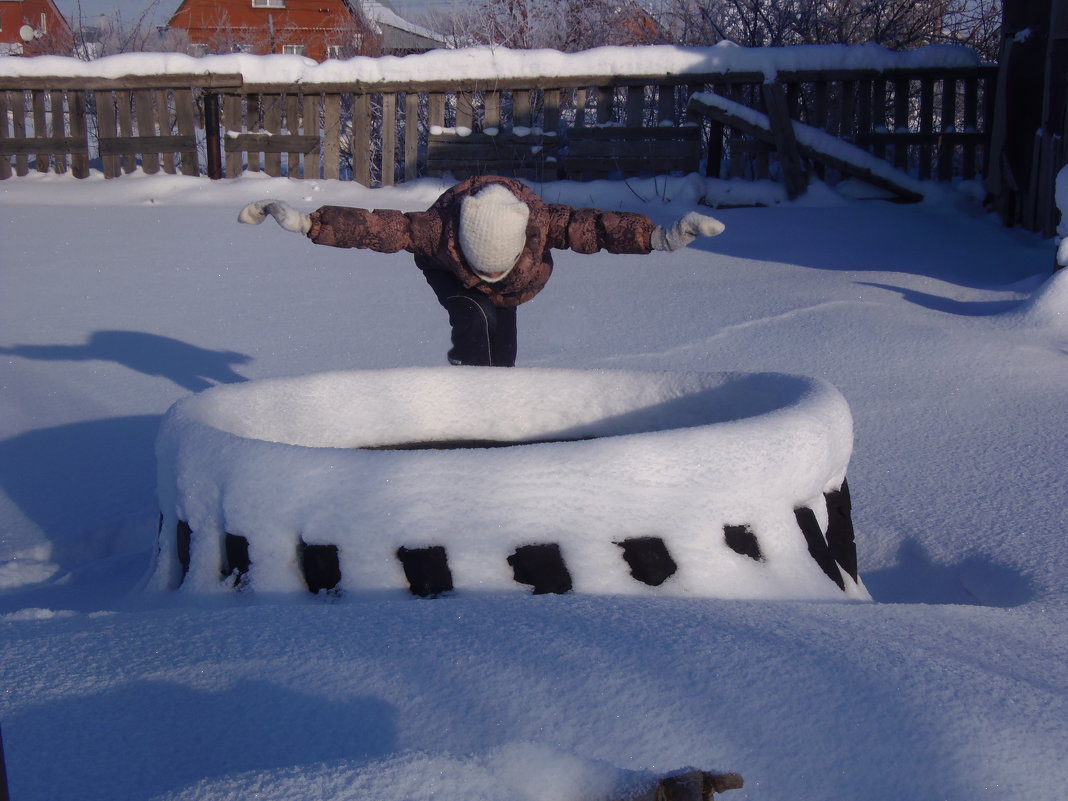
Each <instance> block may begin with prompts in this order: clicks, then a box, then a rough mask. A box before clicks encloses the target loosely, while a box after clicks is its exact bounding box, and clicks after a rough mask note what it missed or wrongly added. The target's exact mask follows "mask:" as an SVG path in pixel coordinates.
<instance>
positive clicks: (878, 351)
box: [0, 175, 1068, 801]
mask: <svg viewBox="0 0 1068 801" xmlns="http://www.w3.org/2000/svg"><path fill="white" fill-rule="evenodd" d="M443 186H444V184H442V183H439V182H434V181H419V182H416V183H414V184H408V185H405V186H401V187H397V188H393V189H380V190H367V189H364V188H362V187H359V186H356V185H353V184H342V183H338V182H295V181H292V182H291V181H287V180H285V179H270V178H265V177H262V176H246V177H243V178H240V179H237V180H234V181H229V182H225V183H210V182H207V181H205V180H203V179H190V178H177V177H146V176H142V175H135V176H125V177H123V178H121V179H118V180H115V181H108V182H105V181H104V180H103V179H101V178H99V177H94V178H91V179H89V180H86V181H81V182H78V181H76V180H74V179H72V178H69V177H66V176H36V175H35V176H29V177H27V178H18V179H12V180H8V181H4V182H2V183H0V235H2V241H3V251H2V252H3V256H2V262H3V263H2V267H0V276H2V279H0V280H2V282H3V283H2V285H0V320H2V323H0V326H2V327H0V387H2V388H3V392H2V396H0V404H2V412H0V485H2V490H3V495H2V497H0V537H2V542H0V558H2V559H4V560H5V561H4V562H3V564H2V567H0V578H2V581H3V586H4V587H5V589H4V590H3V591H2V593H0V614H2V615H3V617H2V618H0V649H2V660H0V677H2V685H0V686H2V687H3V689H4V693H3V696H2V700H0V725H2V727H3V737H4V746H5V750H6V753H7V760H8V761H7V764H8V772H9V776H10V781H11V786H12V794H13V797H14V798H17V799H20V800H21V799H46V798H47V799H51V798H57V799H58V798H79V799H109V801H115V799H119V800H120V801H124V800H125V801H134V799H138V800H140V799H153V798H159V799H164V798H165V799H179V798H181V799H198V800H199V801H215V800H216V799H230V798H234V799H236V798H253V797H257V798H266V799H291V798H302V799H332V800H333V799H348V798H353V799H357V798H358V799H368V798H375V799H424V798H425V799H429V798H459V797H463V798H467V799H503V798H518V799H524V798H529V799H538V801H544V800H545V799H583V801H585V799H590V800H591V801H592V799H600V798H607V797H610V796H611V795H612V794H620V793H622V792H623V791H624V789H625V788H626V787H629V786H635V785H637V784H641V783H642V782H643V781H648V780H649V778H650V777H651V776H652V775H654V774H656V773H659V772H663V771H668V770H673V769H677V768H680V767H683V766H687V765H693V766H696V767H701V768H706V769H721V770H737V771H739V772H741V773H742V774H743V775H744V776H745V777H746V788H745V789H743V790H739V791H732V792H731V793H730V794H728V795H727V796H726V797H727V798H734V799H738V800H739V801H742V799H746V798H752V799H761V801H768V800H770V801H796V799H813V800H814V801H826V800H828V799H842V800H843V801H845V800H847V799H850V800H851V799H865V800H866V801H879V800H880V799H887V801H889V799H895V800H896V799H899V798H910V799H943V798H945V799H962V800H963V799H968V800H969V801H973V800H975V799H978V800H980V801H982V800H983V799H1003V798H1026V799H1029V800H1030V799H1056V798H1059V797H1060V796H1061V794H1062V792H1063V787H1064V785H1065V782H1066V780H1068V768H1066V767H1065V763H1064V759H1063V755H1064V754H1065V753H1068V724H1066V723H1065V721H1066V720H1068V702H1066V699H1068V667H1066V665H1068V647H1066V646H1068V616H1066V611H1068V604H1066V599H1068V592H1066V590H1065V586H1064V575H1065V568H1066V566H1068V565H1066V562H1068V560H1066V546H1065V545H1064V530H1065V523H1066V515H1065V497H1064V489H1063V486H1064V482H1063V476H1064V473H1065V465H1066V461H1068V460H1066V457H1065V455H1064V454H1065V453H1066V445H1068V442H1066V440H1068V434H1066V427H1065V422H1066V420H1068V414H1066V412H1065V408H1066V403H1065V401H1066V399H1068V371H1066V370H1065V364H1066V363H1065V358H1066V356H1068V323H1066V321H1065V316H1064V314H1065V311H1064V310H1065V307H1066V306H1068V286H1066V281H1068V279H1066V278H1065V275H1068V273H1064V272H1062V273H1058V274H1057V275H1056V276H1054V277H1052V278H1051V270H1052V267H1053V260H1054V253H1055V249H1056V245H1055V243H1054V242H1052V241H1048V240H1042V239H1039V238H1037V237H1035V236H1034V235H1031V234H1027V233H1024V232H1021V231H1013V230H1005V229H1003V228H1001V227H1000V226H999V225H998V223H997V221H996V220H995V219H993V218H992V217H991V216H989V215H986V214H984V213H982V211H981V210H980V209H979V208H978V207H977V206H976V205H975V204H974V201H973V200H972V199H971V198H970V193H969V192H965V191H961V192H950V191H945V192H943V191H932V192H931V193H930V195H931V196H930V198H929V199H928V200H927V201H926V202H925V203H923V204H921V205H913V206H906V205H895V204H889V203H885V202H883V201H874V200H858V199H851V198H848V197H845V196H844V195H843V194H840V193H836V192H832V191H831V190H829V189H827V188H825V187H822V186H815V187H813V189H812V191H811V192H810V193H809V195H808V196H806V197H805V198H803V199H801V200H800V201H797V202H794V203H781V202H780V203H775V204H774V205H772V206H771V207H768V208H730V209H721V210H719V211H717V212H714V213H715V214H716V216H718V217H720V218H721V219H722V220H723V221H724V222H725V223H726V225H727V230H726V232H725V233H724V234H723V235H721V236H720V237H717V238H716V239H713V240H708V241H707V242H703V243H700V244H699V245H698V246H696V247H693V248H690V249H688V250H686V251H681V252H678V253H675V254H657V255H654V256H649V257H620V256H609V255H604V254H599V255H595V256H579V255H576V254H569V253H561V254H559V256H558V258H557V270H556V273H555V274H554V277H553V279H552V281H551V282H550V284H549V287H548V288H547V290H546V291H545V292H544V293H543V294H542V295H540V296H539V297H538V298H537V299H536V300H535V301H533V302H532V303H530V304H528V305H526V306H525V307H523V308H522V309H521V310H520V355H519V362H520V364H521V365H525V366H544V367H567V368H583V369H587V368H623V369H634V370H669V371H689V370H693V371H698V372H718V371H744V372H752V371H771V372H786V373H797V374H802V375H810V376H813V377H816V378H819V379H822V380H825V381H828V382H830V383H831V384H833V385H834V386H836V387H837V388H838V389H839V390H840V391H841V392H842V394H843V395H844V396H845V398H846V399H847V401H848V402H849V405H850V408H851V411H852V415H853V419H854V426H855V444H854V451H853V455H852V460H851V462H850V468H849V478H850V484H851V488H852V491H853V501H854V510H853V516H854V522H855V524H856V526H857V537H858V551H859V557H860V569H861V574H862V577H863V578H864V581H865V584H866V586H867V588H868V589H869V590H870V591H871V594H872V595H873V597H874V599H875V601H876V602H875V603H873V604H826V603H814V602H793V601H738V600H711V599H692V598H664V599H659V598H657V599H650V598H636V597H620V596H603V597H594V596H584V595H571V596H560V597H541V596H539V597H515V596H514V595H497V594H490V593H487V594H482V595H478V594H476V595H466V594H464V595H458V596H457V597H454V598H446V599H439V600H434V601H422V600H414V599H413V600H400V601H398V600H393V599H374V598H366V597H364V598H351V597H345V596H343V597H342V598H341V599H340V600H334V601H324V600H322V599H313V598H308V597H303V596H301V595H299V594H297V595H275V596H269V597H264V596H261V595H256V596H254V595H253V594H245V595H241V596H236V595H232V594H225V595H223V596H221V597H211V598H197V597H194V596H191V595H189V594H184V593H156V592H152V593H146V592H144V591H143V590H142V589H141V582H142V581H143V580H144V578H145V574H146V572H147V570H148V567H149V564H150V562H151V553H152V548H153V545H154V541H155V533H156V517H157V502H156V499H155V497H154V487H155V467H154V458H153V443H154V440H155V436H156V432H157V430H158V426H159V422H160V417H161V415H162V414H163V413H164V412H165V411H166V409H167V408H168V407H169V406H170V405H171V404H172V403H173V402H174V401H176V400H178V399H180V398H183V397H185V396H187V395H188V394H189V393H191V392H196V391H199V390H201V389H204V388H207V387H209V386H211V385H213V384H215V383H231V382H239V381H242V380H245V379H258V378H268V377H276V376H287V375H298V374H305V373H313V372H319V371H325V370H334V369H350V368H358V369H380V368H388V367H396V366H431V365H439V364H442V363H443V361H444V352H445V350H446V347H447V342H446V340H447V330H446V326H445V319H444V313H443V312H442V311H441V310H440V308H438V307H437V305H436V304H435V302H434V300H433V297H432V294H431V293H430V291H429V290H428V288H427V287H425V286H424V285H423V284H424V282H423V281H422V278H421V277H420V276H419V274H418V272H417V271H416V270H415V268H414V267H413V266H412V264H411V262H410V259H409V258H408V257H407V256H405V255H404V254H398V255H392V256H388V255H376V254H370V253H364V252H355V251H344V250H334V249H329V248H321V247H314V246H312V245H310V244H309V243H308V242H306V241H302V240H301V238H300V237H297V236H294V235H292V234H288V233H285V232H283V231H281V230H279V229H277V228H268V227H267V226H261V227H259V228H252V227H248V226H239V225H237V223H236V222H235V218H236V214H237V211H238V210H239V209H240V207H241V206H242V205H243V204H244V203H245V202H247V201H249V200H253V199H256V198H259V197H280V198H283V199H285V200H287V201H289V202H291V203H293V204H295V205H298V206H300V207H302V208H303V209H305V210H308V209H311V208H314V207H315V206H317V205H320V204H323V203H327V202H330V203H348V204H353V205H363V206H368V207H376V206H377V207H394V208H402V209H419V208H425V207H426V206H427V205H429V203H430V202H431V201H432V200H433V198H435V197H436V196H437V194H438V193H439V192H440V191H441V189H442V188H443ZM539 189H542V190H544V193H545V195H546V197H547V198H548V199H550V200H554V201H557V200H559V201H563V202H570V203H573V204H576V205H581V204H591V205H598V206H601V207H606V208H628V209H634V210H641V211H644V212H646V213H648V214H650V215H651V216H653V217H654V218H655V219H656V220H657V221H658V222H669V221H671V220H673V219H674V218H676V217H677V216H679V215H680V214H682V213H684V212H686V211H689V210H691V209H694V208H697V207H698V206H697V201H698V199H699V198H700V197H701V196H702V195H704V194H705V193H706V192H708V193H709V195H710V196H711V197H712V198H713V199H715V198H716V197H729V198H740V197H744V196H749V197H752V196H753V194H754V193H758V194H760V195H762V196H764V197H765V198H768V197H771V196H773V195H775V196H778V195H776V192H777V190H775V191H772V190H771V189H770V188H768V187H753V186H749V185H744V186H737V185H735V186H731V185H723V184H719V183H712V184H706V183H705V182H703V181H701V180H699V179H695V178H693V177H691V178H689V179H684V180H677V181H671V182H664V181H662V180H661V181H659V182H657V183H653V182H628V183H627V184H622V183H609V182H599V183H595V184H588V185H586V184H553V185H548V186H545V187H539ZM470 494H471V502H472V503H477V502H479V500H480V499H479V496H478V492H477V487H471V488H470ZM547 502H551V499H547Z"/></svg>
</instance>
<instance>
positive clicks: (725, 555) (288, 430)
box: [154, 367, 868, 600]
mask: <svg viewBox="0 0 1068 801" xmlns="http://www.w3.org/2000/svg"><path fill="white" fill-rule="evenodd" d="M852 436H853V427H852V419H851V417H850V414H849V408H848V406H847V405H846V402H845V399H844V398H842V396H841V394H840V393H838V392H837V391H836V390H835V389H834V388H833V387H831V386H830V385H828V384H827V383H826V382H820V381H816V380H812V379H805V378H801V377H797V376H788V375H783V374H716V373H713V374H699V373H698V374H695V373H670V372H655V373H654V372H639V371H633V370H589V369H586V370H561V369H548V368H529V367H527V368H523V367H517V368H515V369H513V370H504V371H501V370H494V369H488V368H482V369H479V368H473V367H468V368H455V367H436V368H397V369H394V370H363V371H360V370H353V371H334V372H327V373H317V374H314V375H310V376H302V377H297V378H287V379H273V380H266V379H265V380H260V381H250V382H245V383H241V384H231V385H224V386H220V387H215V388H213V389H210V390H206V391H205V392H203V393H201V394H199V395H195V396H192V397H191V398H187V399H185V400H182V401H179V402H178V403H177V404H175V406H173V407H172V408H171V409H170V411H168V413H167V415H166V417H165V418H164V421H163V425H162V430H161V434H160V438H159V442H158V445H157V453H158V459H159V469H158V475H159V492H158V494H159V498H160V506H161V509H162V511H163V526H162V532H163V535H162V536H161V544H160V553H159V557H158V559H159V561H158V564H157V567H156V569H155V581H154V584H155V586H157V587H159V588H162V589H173V588H175V587H177V586H179V584H180V586H181V588H182V590H183V591H185V592H190V591H191V592H219V591H220V590H221V589H222V586H221V583H220V571H221V569H222V566H223V559H222V554H223V548H222V547H221V544H222V543H223V542H224V538H225V536H226V534H231V535H236V536H240V537H244V538H245V539H246V540H247V542H248V544H249V554H250V557H251V569H250V570H249V572H248V575H247V576H245V577H244V578H243V588H244V589H248V590H255V591H256V592H279V593H284V592H297V593H300V592H307V589H306V587H305V583H304V580H303V578H302V575H301V572H300V569H299V567H298V564H297V558H296V554H297V544H298V541H303V542H304V543H306V544H314V545H332V546H335V547H337V548H338V549H339V552H340V555H339V561H340V568H341V583H340V585H339V587H338V589H340V590H342V591H344V592H358V593H363V594H366V593H369V592H370V593H375V592H377V593H381V592H388V591H391V590H392V591H394V592H395V593H399V594H401V595H403V594H404V593H406V592H407V582H406V580H405V577H404V573H403V570H402V568H401V565H400V563H399V562H398V560H397V558H396V556H395V554H396V553H397V549H398V548H400V547H405V548H426V547H444V548H445V549H446V552H447V554H448V565H449V569H450V572H451V574H452V580H453V584H454V586H455V587H456V591H457V592H459V593H465V592H469V591H472V590H474V591H478V592H484V591H498V592H500V591H512V592H523V593H527V594H529V592H530V587H529V586H527V585H524V584H520V583H518V582H516V581H515V580H514V577H513V571H512V569H511V567H510V566H509V564H508V557H509V556H510V555H511V554H512V553H513V552H515V550H516V549H517V548H520V547H524V546H529V545H537V544H547V543H552V544H555V545H556V546H558V547H559V548H560V549H561V553H562V558H563V560H564V562H565V564H566V568H567V570H568V572H569V574H570V576H571V579H572V581H573V588H574V591H576V592H583V593H603V594H613V595H627V594H635V593H641V592H644V593H647V594H652V595H656V596H661V595H686V596H710V597H716V598H793V599H797V598H808V599H816V598H819V599H824V600H845V599H846V598H861V599H866V598H867V597H868V596H867V593H866V592H865V591H864V590H863V588H861V587H858V586H857V584H856V583H855V582H854V581H853V580H852V578H850V577H848V576H847V575H846V574H845V573H844V572H841V571H840V573H841V580H842V582H843V584H844V585H845V586H844V587H843V588H842V589H845V590H846V592H845V593H843V592H842V589H840V588H839V586H838V584H836V583H835V582H834V581H832V580H831V579H829V578H828V577H827V575H826V574H824V572H823V571H822V570H821V569H820V567H819V566H818V564H817V562H816V561H814V560H813V558H812V557H811V556H810V555H809V552H808V548H807V545H806V542H805V538H804V536H803V535H802V533H801V531H800V529H799V527H798V523H797V520H796V518H795V514H794V510H795V509H797V508H800V507H805V508H808V509H811V510H812V511H813V513H814V514H815V515H816V517H817V520H818V522H820V523H821V525H822V527H823V528H824V529H825V530H826V528H827V519H828V513H827V508H826V507H827V504H826V502H825V500H824V494H825V493H829V492H833V491H836V490H838V489H840V488H841V487H842V483H843V481H844V479H845V472H846V466H847V464H848V462H849V454H850V450H851V448H852ZM460 442H463V443H472V442H475V443H477V442H482V443H484V442H494V443H524V442H525V443H528V444H525V445H522V446H521V447H494V448H485V447H462V448H456V447H451V448H448V449H442V448H440V447H429V446H428V444H429V443H460ZM403 445H408V446H412V445H419V446H420V447H409V448H398V447H396V446H403ZM383 448H384V449H387V450H385V451H384V450H382V449H383ZM458 481H460V482H463V481H469V482H470V483H471V485H472V486H473V487H477V492H478V493H479V494H480V495H481V496H483V497H485V498H487V499H492V501H491V502H489V503H484V504H473V503H471V500H470V498H469V497H468V495H467V494H466V493H463V492H456V487H457V482H458ZM354 487H359V488H360V490H359V491H358V492H353V488H354ZM550 498H551V499H552V500H551V502H549V503H546V499H550ZM179 520H181V521H183V522H185V523H186V524H188V525H189V526H191V528H192V531H193V537H192V539H193V547H192V558H191V560H190V561H191V568H190V570H189V572H188V575H185V576H183V575H182V571H181V568H180V562H179V558H178V555H177V553H178V547H177V539H176V536H173V535H172V532H176V531H177V526H178V521H179ZM728 525H733V526H737V525H745V526H747V527H748V528H749V529H750V531H751V532H752V533H753V534H754V535H755V536H756V538H757V541H758V543H759V550H760V558H759V560H755V559H753V558H751V557H749V556H744V555H741V554H738V553H736V552H735V551H733V550H732V549H731V548H730V547H728V545H727V543H726V542H725V540H724V538H723V537H715V536H712V532H716V533H717V534H718V533H719V532H721V531H722V530H723V529H724V527H725V526H728ZM650 536H656V537H658V538H660V539H661V540H662V541H663V542H664V543H665V545H666V547H667V550H668V552H669V554H670V555H671V556H672V558H673V561H675V562H676V564H677V567H678V569H677V570H676V571H675V573H674V574H673V575H671V576H669V577H668V578H667V580H666V581H664V582H663V583H661V584H659V585H656V586H650V585H648V584H646V583H643V582H642V581H640V580H635V578H634V577H633V576H632V575H631V572H630V570H629V569H628V567H627V562H626V561H625V560H624V559H623V557H622V551H621V550H620V548H619V545H618V543H620V542H622V541H624V540H627V539H637V538H643V537H650Z"/></svg>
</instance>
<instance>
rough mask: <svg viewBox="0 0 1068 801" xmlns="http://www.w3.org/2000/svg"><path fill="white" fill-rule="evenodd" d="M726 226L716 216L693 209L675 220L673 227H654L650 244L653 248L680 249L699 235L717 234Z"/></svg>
mask: <svg viewBox="0 0 1068 801" xmlns="http://www.w3.org/2000/svg"><path fill="white" fill-rule="evenodd" d="M724 228H726V226H725V225H724V224H723V223H721V222H720V221H719V220H717V219H716V218H715V217H708V216H705V215H704V214H698V213H697V212H696V211H691V212H690V213H689V214H687V215H686V216H684V217H680V218H679V219H678V220H676V221H675V224H674V225H673V226H671V228H662V227H661V226H659V225H658V226H656V228H654V229H653V235H652V241H651V243H650V244H652V246H653V250H678V249H679V248H684V247H686V246H687V245H688V244H690V243H691V242H693V241H694V240H695V239H697V237H699V236H717V235H719V234H722V233H723V230H724Z"/></svg>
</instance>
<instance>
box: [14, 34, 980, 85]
mask: <svg viewBox="0 0 1068 801" xmlns="http://www.w3.org/2000/svg"><path fill="white" fill-rule="evenodd" d="M978 63H979V61H978V58H977V56H976V55H975V52H974V51H973V50H971V49H969V48H967V47H963V46H960V45H927V46H925V47H920V48H917V49H915V50H907V51H894V50H887V49H886V48H885V47H882V46H881V45H877V44H863V45H798V46H794V47H738V46H736V45H724V44H721V45H716V46H713V47H681V46H676V45H656V46H650V47H598V48H593V49H591V50H584V51H582V52H578V53H562V52H560V51H558V50H511V49H509V48H505V47H489V46H480V47H469V48H462V49H458V50H432V51H429V52H427V53H417V54H413V55H408V56H384V57H377V58H371V57H368V56H355V57H353V58H351V59H347V60H329V61H324V62H321V63H320V62H316V61H315V60H313V59H310V58H305V57H304V56H289V55H278V54H276V55H271V56H253V55H247V54H242V53H234V54H229V55H216V56H204V57H202V58H194V57H193V56H188V55H185V54H182V53H122V54H118V55H114V56H107V57H105V58H100V59H97V60H95V61H81V60H79V59H76V58H67V57H64V56H35V57H33V58H22V57H18V56H0V75H3V76H5V77H7V76H9V77H39V76H50V77H51V76H64V77H94V78H121V77H124V76H127V75H159V74H180V75H188V74H192V75H206V74H217V75H218V74H223V75H225V74H234V73H237V74H240V75H242V76H243V78H244V80H246V81H249V82H253V83H310V84H316V83H348V84H362V85H365V86H366V85H374V84H377V83H389V82H396V81H420V80H426V78H427V76H434V78H435V79H437V80H449V79H461V78H462V79H465V80H487V81H493V80H502V79H511V78H540V77H544V76H550V75H551V76H560V77H561V78H566V77H578V76H588V75H626V76H631V77H643V76H644V77H650V78H662V77H664V76H665V75H696V74H701V73H721V72H758V73H763V74H764V76H765V79H766V80H771V79H774V77H775V75H776V74H777V73H778V72H779V71H781V70H802V69H804V70H819V69H879V70H885V69H892V68H923V67H972V66H975V65H976V64H978Z"/></svg>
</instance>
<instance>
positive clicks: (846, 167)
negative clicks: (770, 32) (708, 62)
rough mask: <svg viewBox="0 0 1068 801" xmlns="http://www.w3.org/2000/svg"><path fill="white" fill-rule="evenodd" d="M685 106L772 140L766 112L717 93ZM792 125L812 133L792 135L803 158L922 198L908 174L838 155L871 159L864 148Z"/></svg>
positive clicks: (908, 197) (905, 197) (909, 197)
mask: <svg viewBox="0 0 1068 801" xmlns="http://www.w3.org/2000/svg"><path fill="white" fill-rule="evenodd" d="M706 98H707V99H706ZM713 98H716V99H713ZM689 108H690V110H691V111H692V112H693V113H695V114H701V115H704V116H706V117H708V118H709V119H712V120H715V121H717V122H721V123H724V124H726V125H730V126H731V127H732V128H737V129H738V130H740V131H743V132H745V133H748V134H749V135H750V136H753V137H756V138H757V139H761V140H763V141H765V142H772V143H774V136H773V134H772V132H771V123H770V122H769V121H768V118H767V115H765V114H762V113H760V112H756V111H754V110H753V109H750V108H748V107H746V106H742V105H741V104H740V103H734V102H733V101H730V100H727V99H726V98H723V97H719V96H718V95H711V94H709V95H694V96H693V97H691V98H690V103H689ZM793 127H794V131H795V136H796V133H797V131H805V132H809V133H811V134H812V136H810V137H805V138H802V137H796V138H797V149H798V151H799V152H800V153H801V155H802V156H804V157H805V158H808V159H812V160H814V161H822V162H823V163H824V164H827V165H828V166H830V167H834V168H835V169H837V170H839V171H840V172H842V173H844V174H845V175H850V176H852V177H854V178H857V179H858V180H861V181H864V182H865V183H869V184H871V185H872V186H876V187H879V188H880V189H885V190H886V191H888V192H891V193H893V194H894V195H896V196H897V197H899V198H900V199H901V200H905V201H909V202H918V201H920V200H923V195H921V194H920V193H919V192H917V191H916V190H915V189H913V188H911V187H909V186H907V185H906V184H909V183H911V179H910V178H909V176H907V175H905V174H904V173H901V172H900V171H899V170H896V169H895V168H894V167H891V166H890V165H889V164H887V165H886V169H887V172H886V174H880V173H876V172H874V171H872V170H871V169H869V168H867V167H863V166H860V165H858V164H855V163H853V162H851V161H849V160H847V159H845V158H842V157H841V156H840V155H838V154H840V153H856V154H858V155H862V156H867V157H869V158H874V157H873V156H871V154H869V153H867V152H866V151H864V150H861V149H860V148H858V147H856V146H854V145H851V144H849V143H848V142H845V141H844V140H841V139H836V138H834V137H832V136H831V135H830V134H828V133H826V132H824V131H819V130H817V129H815V128H812V126H809V125H804V124H802V123H799V122H794V123H793ZM805 139H810V140H811V141H805ZM832 151H834V152H832ZM895 173H896V174H895ZM898 176H899V177H898Z"/></svg>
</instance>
